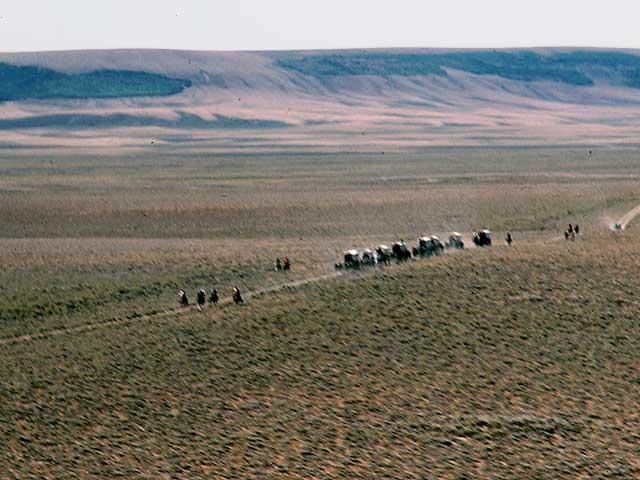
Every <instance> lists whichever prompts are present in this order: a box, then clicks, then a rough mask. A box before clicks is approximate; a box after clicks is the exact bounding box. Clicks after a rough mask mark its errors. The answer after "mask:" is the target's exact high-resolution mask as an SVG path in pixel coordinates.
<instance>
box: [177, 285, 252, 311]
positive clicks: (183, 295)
mask: <svg viewBox="0 0 640 480" xmlns="http://www.w3.org/2000/svg"><path fill="white" fill-rule="evenodd" d="M231 298H232V299H233V302H234V303H236V304H242V303H244V298H243V297H242V294H241V293H240V289H239V288H238V287H233V294H232V296H231ZM196 301H197V303H198V308H200V309H202V307H204V305H205V304H206V303H207V292H205V291H204V289H203V288H201V289H200V290H199V291H198V294H197V296H196ZM209 302H210V303H211V304H212V305H217V304H218V303H219V302H220V296H219V295H218V290H217V289H215V288H212V289H211V292H210V294H209ZM178 303H179V304H180V306H181V307H188V306H189V297H187V292H186V291H185V290H184V289H182V288H181V289H180V290H178Z"/></svg>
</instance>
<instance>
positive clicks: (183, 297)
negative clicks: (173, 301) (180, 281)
mask: <svg viewBox="0 0 640 480" xmlns="http://www.w3.org/2000/svg"><path fill="white" fill-rule="evenodd" d="M178 301H179V302H180V306H181V307H188V306H189V299H188V298H187V292H185V291H184V290H183V289H182V288H181V289H180V290H178Z"/></svg>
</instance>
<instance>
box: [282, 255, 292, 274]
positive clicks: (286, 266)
mask: <svg viewBox="0 0 640 480" xmlns="http://www.w3.org/2000/svg"><path fill="white" fill-rule="evenodd" d="M282 268H283V269H284V271H289V270H291V261H290V260H289V257H284V266H283V267H282Z"/></svg>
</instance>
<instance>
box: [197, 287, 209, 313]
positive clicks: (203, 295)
mask: <svg viewBox="0 0 640 480" xmlns="http://www.w3.org/2000/svg"><path fill="white" fill-rule="evenodd" d="M206 301H207V294H206V293H205V291H204V289H202V288H201V289H200V291H199V292H198V308H200V309H202V307H204V303H205V302H206Z"/></svg>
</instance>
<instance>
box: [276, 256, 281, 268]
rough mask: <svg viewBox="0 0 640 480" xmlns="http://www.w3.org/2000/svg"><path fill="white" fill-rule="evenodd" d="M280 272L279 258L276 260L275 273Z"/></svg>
mask: <svg viewBox="0 0 640 480" xmlns="http://www.w3.org/2000/svg"><path fill="white" fill-rule="evenodd" d="M280 270H282V262H281V261H280V257H278V258H276V272H279V271H280Z"/></svg>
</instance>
